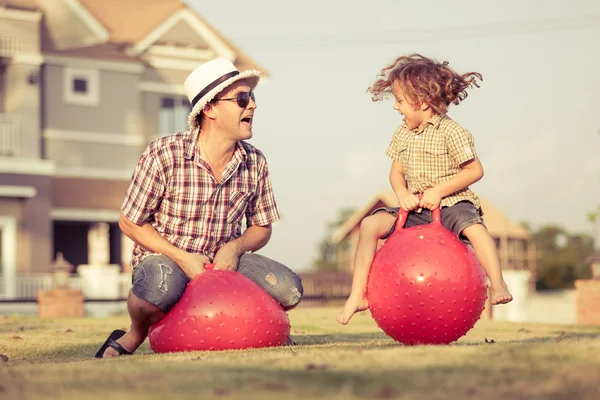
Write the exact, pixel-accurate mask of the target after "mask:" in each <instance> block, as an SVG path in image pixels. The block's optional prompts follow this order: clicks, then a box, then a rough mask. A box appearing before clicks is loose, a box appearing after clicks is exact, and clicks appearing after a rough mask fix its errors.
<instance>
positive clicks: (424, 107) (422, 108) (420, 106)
mask: <svg viewBox="0 0 600 400" xmlns="http://www.w3.org/2000/svg"><path fill="white" fill-rule="evenodd" d="M419 108H420V109H421V111H427V110H429V109H430V108H431V107H430V106H429V104H427V103H421V104H420V105H419Z"/></svg>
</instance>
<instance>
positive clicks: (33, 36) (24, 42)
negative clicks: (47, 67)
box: [0, 17, 40, 54]
mask: <svg viewBox="0 0 600 400" xmlns="http://www.w3.org/2000/svg"><path fill="white" fill-rule="evenodd" d="M0 32H2V34H1V35H0V37H2V38H3V41H2V43H0V46H1V45H3V44H4V43H6V42H8V43H10V44H9V48H12V47H13V46H15V45H16V49H15V50H17V51H18V52H22V53H28V54H31V53H39V52H40V24H39V22H31V21H19V20H14V19H9V18H2V17H0ZM13 38H14V40H13ZM5 45H6V44H5ZM0 53H2V49H1V48H0Z"/></svg>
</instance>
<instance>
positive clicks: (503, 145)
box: [185, 0, 600, 271]
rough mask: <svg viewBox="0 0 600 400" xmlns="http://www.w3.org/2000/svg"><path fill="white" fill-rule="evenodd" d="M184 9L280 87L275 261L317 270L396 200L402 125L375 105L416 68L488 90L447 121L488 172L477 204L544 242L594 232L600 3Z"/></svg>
mask: <svg viewBox="0 0 600 400" xmlns="http://www.w3.org/2000/svg"><path fill="white" fill-rule="evenodd" d="M185 1H186V2H187V4H188V5H189V6H190V7H191V8H193V9H194V10H196V11H197V12H198V13H199V14H200V15H201V16H203V17H204V18H205V19H206V20H207V21H208V23H209V24H211V25H212V26H213V27H214V28H215V29H216V30H217V31H218V32H220V33H221V34H222V35H224V36H225V37H227V38H228V39H230V40H231V41H232V42H233V43H234V44H235V45H236V46H237V47H239V48H240V49H242V50H243V51H244V52H245V53H246V54H248V55H249V56H250V57H251V58H252V59H253V60H254V61H255V62H256V63H257V64H258V65H260V66H261V67H262V68H264V69H265V71H267V72H268V73H269V75H270V76H269V78H268V79H267V80H265V82H263V83H261V85H260V86H259V87H258V88H257V89H256V97H257V105H258V108H257V110H256V112H255V120H254V124H253V132H254V137H253V138H252V139H251V140H250V143H251V144H253V145H255V146H256V147H258V148H259V149H261V150H262V151H263V153H264V154H265V155H266V157H267V160H268V163H269V167H270V170H271V176H272V182H273V187H274V192H275V197H276V201H277V204H278V207H279V210H280V213H281V215H282V219H281V221H279V222H277V223H276V224H275V225H274V227H273V235H272V238H271V241H270V242H269V244H268V245H267V246H266V247H265V248H264V249H262V250H261V253H262V254H264V255H266V256H268V257H271V258H274V259H276V260H278V261H280V262H282V263H284V264H286V265H288V266H289V267H291V268H292V269H294V270H297V271H302V270H307V269H309V268H310V266H311V263H312V261H313V260H314V259H315V258H316V257H317V255H318V252H317V251H318V250H317V249H318V244H319V242H320V241H321V240H322V239H323V237H324V235H325V233H326V224H327V223H328V222H330V221H333V220H335V218H336V215H337V212H338V211H339V210H341V209H343V208H347V207H352V208H360V207H362V206H364V205H365V204H366V203H367V202H368V201H369V200H370V199H371V198H372V197H373V196H374V195H375V194H376V193H377V192H379V191H384V190H390V189H391V187H390V185H389V181H388V173H389V168H390V166H391V160H390V159H388V158H387V157H386V156H385V150H386V148H387V146H388V144H389V142H390V139H391V137H392V134H393V132H394V130H395V129H396V127H397V126H399V124H401V122H402V121H401V116H400V115H399V114H398V113H397V112H396V111H394V110H393V108H392V106H393V101H392V100H391V99H389V100H384V101H381V102H373V101H372V100H371V98H370V96H369V95H368V93H367V92H366V90H367V88H368V87H369V85H371V84H372V83H373V81H374V80H375V78H376V75H377V74H378V73H379V71H380V70H381V68H383V67H384V66H386V65H388V64H389V63H391V62H392V61H393V60H394V59H395V58H396V57H398V56H400V55H408V54H412V53H420V54H422V55H424V56H427V57H431V58H433V59H436V60H438V61H440V62H441V61H448V62H449V66H450V67H452V68H453V69H455V70H456V71H457V72H459V73H465V72H470V71H477V72H479V73H481V74H482V75H483V82H482V84H481V88H474V89H471V90H470V92H469V96H468V97H467V99H466V100H465V101H464V102H463V103H461V104H460V105H458V106H451V107H450V109H449V112H448V115H449V116H450V117H451V118H453V119H455V120H456V121H458V122H459V123H460V124H461V125H462V126H463V127H465V128H466V129H468V130H469V131H470V132H471V133H472V134H473V136H474V138H475V147H476V151H477V153H478V156H479V158H480V160H481V162H482V164H483V167H484V170H485V176H484V177H483V179H482V180H481V181H479V182H477V183H476V184H474V185H472V186H471V188H472V190H473V191H475V192H476V193H477V194H479V195H480V196H482V197H484V198H485V199H487V200H488V201H490V202H491V203H492V204H494V205H495V206H496V207H497V208H498V209H499V210H501V211H502V212H503V213H504V214H506V215H507V216H508V217H509V218H510V219H512V220H514V221H517V222H518V221H526V222H528V223H529V224H531V226H532V227H533V228H534V229H536V228H539V227H540V226H543V225H548V224H556V225H559V226H562V227H564V228H565V229H566V230H567V231H569V232H571V233H576V232H581V233H590V232H591V227H590V224H589V222H588V221H587V217H586V216H587V214H588V212H590V211H593V210H594V209H596V207H597V205H598V204H600V115H599V114H600V98H599V96H598V94H599V93H600V73H598V71H599V68H600V67H599V66H600V44H599V43H600V2H599V1H597V0H571V1H568V2H565V1H562V0H527V1H522V0H503V1H495V0H494V1H486V2H482V1H477V0H455V1H452V2H449V1H445V0H432V1H427V2H425V1H423V2H408V1H398V0H387V1H384V0H381V1H377V0H374V1H357V0H347V1H340V0H327V1H323V0H320V1H316V0H303V1H301V2H287V1H276V0H254V1H252V2H248V1H233V2H231V1H228V2H221V1H212V2H207V1H205V0H185ZM484 217H485V216H484Z"/></svg>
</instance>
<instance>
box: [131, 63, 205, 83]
mask: <svg viewBox="0 0 600 400" xmlns="http://www.w3.org/2000/svg"><path fill="white" fill-rule="evenodd" d="M198 65H200V63H198ZM190 72H192V71H179V70H174V69H154V68H146V70H145V71H144V73H143V74H142V81H144V82H158V83H170V84H172V85H183V82H184V81H185V78H187V77H188V75H189V74H190Z"/></svg>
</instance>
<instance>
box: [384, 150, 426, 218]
mask: <svg viewBox="0 0 600 400" xmlns="http://www.w3.org/2000/svg"><path fill="white" fill-rule="evenodd" d="M390 184H391V185H392V189H393V190H394V193H395V194H396V197H397V198H398V205H399V206H400V207H402V208H403V209H405V210H406V211H410V210H414V209H415V208H417V207H418V205H419V198H418V197H417V196H415V195H413V194H411V193H410V192H409V191H408V189H407V187H406V179H405V177H404V168H403V167H402V163H401V162H399V161H393V162H392V168H391V169H390Z"/></svg>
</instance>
